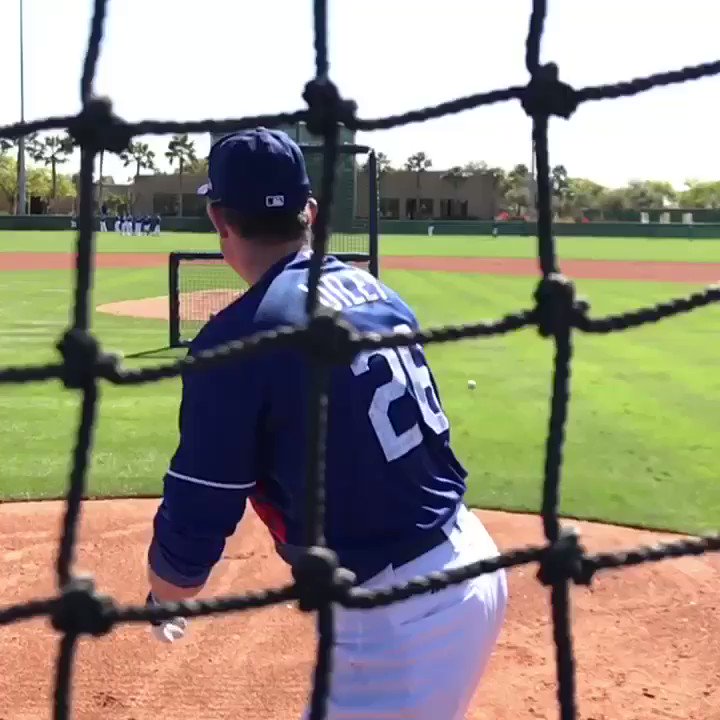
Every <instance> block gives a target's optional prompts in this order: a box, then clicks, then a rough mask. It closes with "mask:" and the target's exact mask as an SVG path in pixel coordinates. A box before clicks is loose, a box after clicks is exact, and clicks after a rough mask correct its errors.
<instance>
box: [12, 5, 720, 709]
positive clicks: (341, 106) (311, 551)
mask: <svg viewBox="0 0 720 720" xmlns="http://www.w3.org/2000/svg"><path fill="white" fill-rule="evenodd" d="M107 4H108V3H107V0H94V12H93V17H92V23H91V27H90V33H89V40H88V47H87V52H86V55H85V61H84V65H83V72H82V79H81V82H80V99H81V103H82V109H81V111H80V112H79V113H78V114H77V115H73V116H54V117H49V118H45V119H42V120H36V121H33V122H27V123H25V122H21V123H17V124H13V125H8V126H3V127H0V137H1V138H9V139H16V138H20V137H25V136H27V135H30V134H31V133H34V132H37V131H40V130H64V129H67V130H68V131H69V132H70V135H71V136H72V138H73V139H74V141H75V143H76V144H77V145H78V146H79V147H80V148H81V159H80V174H79V187H80V214H79V223H78V233H77V242H76V246H75V264H74V280H75V286H74V293H73V302H72V314H71V323H70V326H69V327H68V328H67V330H66V331H65V332H64V333H63V335H62V337H61V338H60V339H59V341H58V343H57V346H56V347H57V350H58V357H57V358H55V359H54V360H52V361H51V362H48V363H45V364H38V363H36V364H33V365H30V366H28V365H22V366H8V367H3V368H0V383H17V384H23V383H40V382H48V381H60V382H61V383H62V384H63V386H64V387H65V388H66V389H67V390H68V391H69V392H70V393H72V395H73V396H74V397H77V399H78V405H79V408H78V419H77V426H76V432H75V437H74V442H73V444H72V448H71V450H70V463H69V478H68V484H67V492H66V494H65V508H64V516H63V519H62V523H61V537H60V542H59V544H58V548H57V554H56V558H55V563H54V574H55V581H56V590H55V591H54V592H52V593H51V594H49V595H47V596H44V597H39V598H34V599H32V600H30V601H28V602H23V603H15V604H11V605H8V606H5V607H0V626H2V625H5V624H8V623H13V622H17V621H23V620H30V619H32V618H47V619H48V620H49V621H50V624H51V626H52V628H53V630H54V632H55V633H56V635H57V640H58V643H57V655H56V658H57V659H56V662H55V667H54V693H53V717H54V718H56V720H67V718H69V717H70V716H71V712H72V700H73V697H72V689H73V687H74V686H75V685H76V683H75V682H74V674H75V672H74V671H75V669H76V662H75V658H76V655H77V649H78V644H79V641H80V640H81V639H84V638H86V637H90V636H92V637H100V636H107V635H108V634H109V633H110V632H111V631H112V630H113V629H115V628H117V627H118V626H119V625H121V624H126V623H145V624H147V623H150V622H155V623H157V622H158V621H161V620H170V619H171V618H174V617H177V616H183V617H185V618H195V617H204V616H210V615H221V614H223V613H227V612H233V611H234V612H240V611H248V610H258V609H260V608H265V607H269V606H271V605H280V604H282V603H288V602H291V603H295V604H296V607H297V608H298V609H299V610H301V611H302V612H306V613H313V614H314V616H315V619H316V625H315V627H316V628H317V634H318V642H317V645H316V648H315V665H314V671H313V678H312V687H311V690H310V693H309V698H308V706H309V713H308V717H309V720H323V719H324V718H325V717H326V714H327V708H328V698H329V695H330V691H331V687H332V683H333V680H334V675H333V659H334V655H333V648H334V646H335V642H336V639H335V616H336V612H337V608H338V606H342V607H345V608H365V609H368V608H373V607H380V606H387V605H390V604H392V603H396V602H402V601H404V600H407V599H409V598H411V597H415V596H419V595H423V594H428V593H432V592H436V591H438V590H442V589H443V588H446V587H449V586H450V585H455V584H458V583H462V582H465V581H467V580H469V579H470V578H473V577H477V576H479V575H482V574H485V573H493V572H496V571H497V570H498V569H500V568H512V567H518V566H523V565H528V564H532V565H534V566H537V575H536V576H537V578H538V580H539V582H540V583H541V584H542V585H543V586H544V587H546V588H547V591H548V597H549V606H548V607H549V619H550V621H551V624H552V642H553V644H554V648H553V649H554V660H555V667H556V680H557V699H558V704H559V717H560V718H561V720H573V719H574V718H577V717H578V708H577V705H578V703H577V691H576V679H577V678H576V667H575V665H576V663H575V652H574V648H573V635H574V634H573V624H572V593H571V587H572V585H573V584H578V585H589V584H590V583H591V581H592V579H593V577H594V576H595V575H596V574H597V573H599V572H600V571H602V570H606V569H609V568H615V569H619V568H625V567H630V566H633V565H639V564H641V563H647V562H657V561H659V560H664V559H667V558H677V557H682V556H690V555H700V554H702V553H705V552H708V551H711V550H712V551H717V550H719V549H720V534H713V535H707V536H703V537H690V538H681V539H679V540H676V541H673V542H668V543H663V544H659V545H655V546H651V547H648V546H640V547H635V548H629V549H626V550H621V551H616V552H598V553H590V552H588V551H586V549H585V548H584V547H583V545H582V544H581V542H580V538H579V536H578V534H577V532H575V531H574V529H573V528H572V527H568V526H567V525H566V523H564V522H563V521H562V518H561V516H560V499H561V489H562V487H563V483H562V476H563V469H564V463H563V451H564V445H565V434H566V426H567V418H568V413H569V410H570V405H571V403H570V398H571V392H570V379H571V367H572V358H573V352H574V349H575V348H574V345H575V343H574V340H575V337H576V335H577V334H578V333H588V334H595V335H606V334H609V333H613V332H623V331H630V330H632V329H633V328H638V327H641V326H645V325H649V324H651V323H658V322H660V321H664V320H666V319H668V318H671V317H676V316H680V315H682V314H684V313H688V312H690V311H693V310H696V309H698V308H701V307H705V306H708V305H710V304H711V303H717V302H719V301H720V287H718V286H710V287H707V288H704V289H699V290H698V291H697V292H695V293H692V294H690V295H688V296H684V297H677V298H673V299H670V300H667V301H665V302H661V303H658V304H656V305H651V306H647V307H643V308H639V309H629V310H626V311H624V312H620V313H617V314H615V315H610V316H604V317H597V316H593V315H592V313H591V312H590V306H589V304H588V303H587V302H585V301H584V300H581V299H579V298H578V297H577V295H576V293H575V287H574V285H573V283H572V282H571V280H570V279H568V278H567V277H565V276H564V275H563V274H562V272H561V263H560V261H559V259H558V256H557V252H556V243H555V238H554V236H553V217H552V185H551V181H550V156H549V149H548V145H549V142H548V123H549V121H550V118H551V117H562V118H565V119H568V118H570V117H571V116H572V115H573V113H574V112H575V110H576V109H577V107H578V106H579V105H580V104H581V103H584V102H597V101H599V100H603V99H612V98H620V97H629V96H633V95H637V94H638V93H641V92H644V91H646V90H649V89H651V88H654V87H659V86H663V85H670V84H673V83H681V82H685V81H687V80H696V79H698V78H701V77H708V76H711V75H718V74H720V61H714V62H709V63H704V64H701V65H696V66H693V67H686V68H683V69H681V70H677V71H670V72H663V73H659V74H656V75H651V76H648V77H643V78H639V79H633V80H628V81H624V82H620V83H617V84H614V85H602V86H592V87H584V88H579V89H577V88H573V87H571V86H570V85H568V84H566V83H564V82H562V81H561V80H560V78H559V73H558V68H557V66H555V65H554V64H552V63H547V64H543V63H541V61H540V56H541V42H542V39H543V33H544V26H545V19H546V13H547V0H533V2H532V12H531V16H530V22H529V30H528V34H527V41H526V53H525V65H526V68H527V72H528V76H529V80H528V83H527V84H526V85H522V86H520V85H518V86H513V87H508V88H503V89H500V90H493V91H490V92H483V93H478V94H474V95H470V96H467V97H463V98H459V99H455V100H450V101H447V102H444V103H441V104H439V105H435V106H432V107H424V108H420V109H414V110H410V111H408V112H405V113H401V114H396V115H389V116H386V117H379V118H373V119H366V118H361V117H359V116H358V114H357V108H356V106H355V103H353V102H352V101H349V100H345V99H343V98H342V96H341V95H340V92H339V90H338V88H337V87H336V86H335V84H334V83H333V82H332V81H331V79H330V76H329V59H328V28H327V15H328V4H329V3H328V2H327V0H314V3H313V12H314V28H313V29H314V46H315V75H314V78H313V79H312V80H311V81H310V82H309V83H308V84H307V85H306V87H305V91H304V93H303V98H304V100H305V101H306V103H307V106H306V107H305V108H303V109H300V110H295V111H293V112H288V113H282V114H278V115H261V116H254V117H245V118H235V119H229V120H202V121H182V122H178V121H166V120H163V121H158V120H145V121H141V122H134V123H128V122H126V121H124V120H122V119H121V118H119V117H117V116H116V115H115V114H114V113H113V112H112V107H111V104H110V102H109V101H108V100H105V99H99V98H97V97H96V96H95V95H94V92H93V85H94V81H95V76H96V70H97V64H98V58H99V56H100V50H101V46H102V41H103V31H104V22H105V16H106V11H107ZM259 31H262V28H259ZM240 82H241V80H240ZM510 100H513V101H519V103H520V104H521V106H522V108H523V109H524V111H525V113H526V114H527V115H528V116H529V117H530V118H531V119H532V136H533V140H534V154H535V161H536V168H537V213H538V221H537V240H538V242H537V258H538V271H539V273H538V283H537V287H536V290H535V292H534V294H533V296H532V302H530V303H528V307H525V308H523V309H520V310H517V311H515V312H511V313H508V314H506V315H505V316H503V317H501V318H499V319H497V320H493V321H478V322H474V323H470V324H465V325H449V326H443V327H436V328H422V329H419V330H417V331H416V332H403V333H385V334H380V333H358V332H356V331H355V330H354V329H353V328H352V327H349V326H348V325H347V324H346V323H344V322H343V321H342V319H341V318H339V317H338V316H336V315H328V314H327V311H325V310H324V309H323V308H322V307H321V305H320V304H319V302H318V288H319V281H320V278H321V275H322V258H323V256H324V255H325V254H326V251H327V248H328V235H329V227H330V214H329V209H330V208H332V206H333V200H334V191H335V183H334V177H335V171H336V168H337V163H338V159H339V157H341V151H340V148H339V145H338V127H339V125H340V124H342V125H343V126H344V127H348V128H352V129H355V130H362V131H372V130H386V129H390V128H394V127H399V126H401V125H406V124H408V123H414V122H421V121H427V120H431V119H433V118H438V117H442V116H445V115H450V114H454V113H458V112H461V111H463V110H469V109H471V108H477V107H480V106H485V105H490V104H492V103H499V102H504V101H510ZM301 120H304V121H305V122H307V125H308V128H309V129H310V131H311V132H312V133H313V134H315V135H317V136H319V137H322V139H323V154H322V168H323V172H322V178H321V182H320V186H319V193H318V195H319V198H320V204H319V205H320V209H319V213H318V218H317V222H316V227H315V232H314V233H313V249H314V253H313V255H312V259H311V262H310V268H309V277H308V281H307V286H308V295H307V304H306V309H307V317H308V320H307V323H305V324H304V325H303V326H301V327H296V328H278V329H276V330H272V331H267V332H263V333H259V334H257V335H254V336H253V337H250V338H245V339H243V340H238V341H235V342H232V343H230V344H228V345H225V346H221V347H217V348H214V349H212V350H209V351H207V352H203V353H201V354H200V355H199V356H198V357H185V358H182V359H178V360H174V361H171V362H168V363H165V364H158V365H154V366H152V367H144V368H141V369H138V368H136V367H129V366H127V365H125V364H123V362H122V359H121V357H120V356H119V355H114V354H112V353H108V352H106V351H105V350H104V349H103V348H102V346H101V344H100V342H99V340H98V338H97V337H96V335H95V334H94V333H93V332H92V331H91V327H90V326H91V319H92V317H93V314H92V306H93V297H92V289H93V285H94V269H95V260H96V256H95V233H94V229H93V204H94V195H95V193H94V180H93V174H94V173H93V171H94V167H95V161H96V158H97V157H98V155H99V154H100V153H102V152H113V153H120V152H122V151H123V150H126V149H127V148H128V146H129V143H130V141H131V140H132V138H133V137H135V136H142V135H148V134H173V133H198V132H232V131H234V130H241V129H250V128H255V127H258V126H260V125H262V126H265V127H276V126H278V125H282V124H283V123H289V122H297V121H301ZM529 328H535V329H536V330H537V331H538V334H539V336H540V338H542V339H543V340H548V341H549V343H551V347H552V351H553V364H552V373H551V378H550V382H549V393H548V395H549V403H548V405H549V412H548V422H547V434H546V437H545V458H544V463H543V467H542V471H541V472H540V468H538V471H539V472H538V475H542V502H541V506H540V507H539V508H538V510H539V515H540V518H541V521H542V529H543V533H544V541H543V542H542V543H540V544H536V545H533V546H529V547H522V548H516V549H512V550H505V551H504V552H503V553H502V554H501V555H498V556H497V557H493V558H490V559H487V560H480V561H478V562H475V563H472V564H470V565H467V566H464V567H457V568H454V569H452V570H448V571H443V572H434V573H431V574H430V575H428V576H425V577H419V578H416V579H414V580H411V581H409V582H408V583H404V584H400V585H396V586H393V587H387V588H381V589H378V590H368V589H366V588H364V587H356V585H355V579H354V576H353V575H352V573H349V572H347V571H346V570H344V569H343V568H341V567H339V565H338V559H337V555H336V554H335V553H334V552H333V551H332V550H330V549H329V548H328V547H327V546H326V541H325V534H324V527H325V477H324V475H325V461H324V457H325V438H326V431H327V421H328V417H327V412H328V405H329V402H328V393H329V389H328V388H329V383H330V375H331V368H332V367H333V366H337V365H344V366H347V365H349V364H350V363H351V362H352V360H353V358H354V357H355V356H356V355H357V354H358V353H359V352H362V351H371V350H374V351H377V350H378V349H380V348H392V347H395V348H398V347H408V346H413V345H415V344H417V343H421V344H425V345H430V344H434V343H443V342H453V341H459V340H462V339H465V338H476V339H478V338H484V339H485V341H486V342H487V339H488V338H493V337H499V336H503V335H507V334H509V333H513V332H517V331H521V330H527V329H529ZM272 347H276V348H277V347H292V348H295V349H297V350H298V351H300V352H303V353H306V356H307V358H308V362H309V364H310V365H311V367H312V375H311V378H310V382H309V387H308V393H307V394H308V406H309V407H308V427H307V442H308V452H307V466H306V467H305V473H304V477H305V478H306V483H305V485H306V488H305V490H306V492H305V503H304V529H305V541H304V543H303V545H304V548H305V549H304V551H303V552H300V553H298V557H297V559H295V560H294V561H293V563H292V582H288V583H286V584H285V585H283V586H280V587H275V588H269V589H259V590H257V591H255V592H249V593H246V594H244V595H231V596H226V597H218V598H209V599H206V598H203V599H197V600H193V601H184V602H177V603H173V602H166V603H161V604H159V605H157V606H148V605H147V604H146V603H145V602H144V600H143V598H144V597H145V593H146V591H147V588H146V587H138V588H137V594H138V601H137V602H135V603H131V604H125V603H123V602H120V601H119V600H117V599H115V598H113V597H111V596H108V595H106V594H103V593H102V591H101V590H100V589H98V588H96V586H95V583H94V581H93V580H92V579H91V578H90V577H87V576H85V575H84V574H80V573H79V572H78V567H77V563H76V559H77V554H78V542H77V540H78V531H79V520H80V516H81V509H82V505H83V502H84V498H85V497H86V495H87V481H88V469H89V467H90V461H91V452H92V447H93V439H94V433H95V430H96V425H97V416H98V413H99V405H100V390H101V385H102V384H104V383H110V384H113V385H128V386H129V385H140V384H143V383H151V382H159V381H162V380H165V379H168V378H176V377H179V376H181V375H182V374H184V373H195V372H208V371H209V370H210V369H211V368H215V367H218V366H219V365H221V364H223V363H231V362H234V361H236V360H238V359H239V358H244V357H248V356H249V355H250V354H255V355H258V354H262V353H264V352H266V351H267V350H268V349H269V348H272ZM527 372H534V370H533V369H532V368H528V370H527ZM488 392H492V388H489V389H488ZM134 402H138V403H140V402H152V396H150V397H149V399H146V400H145V401H143V399H142V396H140V395H136V396H135V399H134ZM672 420H673V418H672V416H671V415H669V416H668V418H667V422H669V423H670V422H672ZM486 422H487V417H480V418H478V419H477V421H476V427H478V428H479V430H478V432H481V431H482V428H483V426H484V425H485V424H486ZM514 440H515V442H516V443H522V442H526V441H527V438H526V437H524V436H522V435H517V436H516V437H515V438H514ZM599 441H601V440H599ZM610 580H611V582H621V580H620V579H617V575H616V576H613V577H611V578H610ZM669 610H670V608H669ZM600 612H601V610H600ZM240 642H242V639H240ZM210 650H212V648H210ZM22 652H23V650H22V648H20V650H19V653H20V654H19V655H18V657H17V662H16V667H17V668H18V669H21V668H22V667H23V666H24V665H25V664H26V663H25V662H24V658H23V656H22ZM659 661H660V660H659ZM590 670H592V668H590ZM107 680H108V682H111V681H112V678H110V677H108V678H107ZM428 680H429V681H431V680H432V678H429V679H428ZM116 690H117V691H119V692H122V688H116ZM608 692H610V693H612V688H610V690H609V691H608ZM689 699H690V698H688V700H689ZM231 712H232V711H231ZM528 713H529V714H535V710H534V708H532V707H529V708H528ZM110 714H112V713H110ZM196 714H197V713H196ZM438 720H443V719H442V718H438Z"/></svg>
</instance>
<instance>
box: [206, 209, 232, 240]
mask: <svg viewBox="0 0 720 720" xmlns="http://www.w3.org/2000/svg"><path fill="white" fill-rule="evenodd" d="M207 214H208V217H209V218H210V222H211V223H212V224H213V226H214V227H215V230H216V232H217V234H218V235H219V236H220V237H221V238H226V237H227V236H228V224H227V221H226V219H225V213H223V211H222V208H220V207H218V206H217V205H212V204H211V203H208V206H207Z"/></svg>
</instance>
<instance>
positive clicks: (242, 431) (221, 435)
mask: <svg viewBox="0 0 720 720" xmlns="http://www.w3.org/2000/svg"><path fill="white" fill-rule="evenodd" d="M261 373H262V368H261V366H260V363H258V362H257V361H254V362H240V363H238V362H234V363H233V362H230V363H229V364H228V365H224V366H219V367H217V368H212V369H208V370H198V371H194V372H189V373H187V374H186V375H185V376H184V377H183V389H182V400H181V405H180V418H179V430H180V439H179V443H178V446H177V449H176V451H175V453H174V455H173V458H172V461H171V463H170V467H169V469H168V471H167V473H166V475H165V479H164V486H163V497H162V502H161V504H160V506H159V508H158V510H157V513H156V515H155V520H154V528H153V529H154V535H153V540H152V543H151V545H150V550H149V558H148V559H149V563H150V567H151V568H152V569H153V571H154V572H155V573H156V574H157V575H158V576H159V577H161V578H162V579H163V580H167V581H168V582H170V583H172V584H173V585H177V586H179V587H196V586H198V585H202V584H203V583H204V582H205V581H206V580H207V578H208V576H209V575H210V571H211V570H212V567H213V566H214V565H215V564H216V563H217V562H218V560H219V559H220V557H221V555H222V552H223V549H224V547H225V541H226V539H227V538H228V537H229V536H230V535H232V534H233V533H234V531H235V529H236V527H237V524H238V522H239V521H240V520H241V518H242V516H243V513H244V511H245V506H246V502H247V499H248V497H249V496H250V494H251V493H252V492H253V490H254V488H255V483H256V479H257V477H258V473H259V472H260V467H259V465H260V460H259V446H260V443H261V437H260V434H261V426H262V414H263V407H262V405H263V400H262V398H263V397H264V394H263V387H264V385H263V380H262V375H261Z"/></svg>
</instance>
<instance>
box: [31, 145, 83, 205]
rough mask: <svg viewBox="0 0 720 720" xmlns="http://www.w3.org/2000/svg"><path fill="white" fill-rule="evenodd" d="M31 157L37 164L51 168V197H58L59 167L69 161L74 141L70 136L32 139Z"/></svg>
mask: <svg viewBox="0 0 720 720" xmlns="http://www.w3.org/2000/svg"><path fill="white" fill-rule="evenodd" d="M27 147H28V152H29V153H30V157H31V158H32V159H33V160H34V161H35V162H41V163H43V164H44V165H46V166H47V165H49V166H50V172H51V174H52V191H51V197H52V198H53V199H55V198H56V197H57V166H58V165H61V164H62V163H66V162H67V161H68V157H69V156H70V155H71V154H72V151H73V139H72V138H71V137H70V136H69V135H50V136H48V137H45V138H42V139H38V138H36V137H33V138H30V139H29V141H28V144H27Z"/></svg>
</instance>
